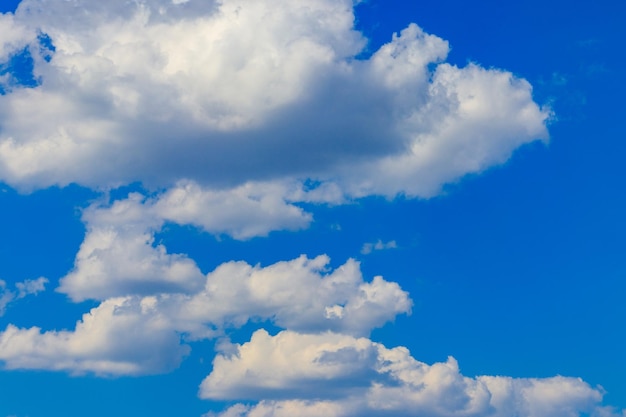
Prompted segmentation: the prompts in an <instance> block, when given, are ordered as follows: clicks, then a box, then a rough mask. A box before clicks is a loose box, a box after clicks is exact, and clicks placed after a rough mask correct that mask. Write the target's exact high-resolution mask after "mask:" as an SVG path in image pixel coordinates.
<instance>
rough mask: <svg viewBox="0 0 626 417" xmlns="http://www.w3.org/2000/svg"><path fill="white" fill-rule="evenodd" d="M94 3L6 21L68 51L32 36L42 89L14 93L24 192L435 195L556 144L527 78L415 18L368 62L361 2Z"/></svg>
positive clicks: (23, 11)
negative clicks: (468, 55) (463, 54)
mask: <svg viewBox="0 0 626 417" xmlns="http://www.w3.org/2000/svg"><path fill="white" fill-rule="evenodd" d="M92 3H93V2H88V1H82V0H76V1H73V2H67V1H62V0H53V1H45V2H44V1H43V0H24V1H22V3H21V4H20V6H19V8H18V10H17V12H16V14H15V17H12V16H11V15H6V16H4V17H3V20H4V21H5V26H6V27H7V31H8V32H9V33H11V36H12V37H15V38H16V39H26V38H27V37H25V35H23V34H22V32H23V31H26V32H28V33H37V32H38V31H41V32H42V33H45V34H47V35H48V36H49V38H50V39H51V41H52V43H53V44H54V47H55V51H54V54H53V56H52V58H51V59H49V60H47V59H43V58H42V57H41V56H40V55H41V54H39V55H38V52H37V51H38V50H39V49H41V45H38V44H37V41H36V40H32V41H31V49H32V53H33V55H34V57H35V58H34V63H35V74H34V75H35V76H36V77H37V78H38V79H40V80H41V84H40V85H39V86H37V87H36V88H15V89H13V90H12V91H11V92H10V93H8V94H6V95H4V96H0V115H1V116H0V126H1V127H2V134H1V135H0V179H2V180H4V181H6V182H8V183H10V184H11V185H13V186H16V187H19V188H22V189H31V188H37V187H45V186H48V185H53V184H61V185H63V184H67V183H70V182H78V183H81V184H84V185H88V186H94V187H108V186H115V185H118V184H122V183H128V182H132V181H143V182H144V183H146V184H152V185H159V186H170V185H172V184H174V183H176V182H177V181H179V180H182V179H190V180H194V181H196V182H199V183H201V184H204V185H206V186H209V187H210V188H213V189H215V190H218V189H223V188H232V187H237V186H240V185H241V184H245V183H248V182H251V181H252V182H255V181H256V182H258V181H280V182H283V181H296V180H303V179H307V178H310V179H313V180H316V181H319V182H321V183H323V184H326V188H325V189H329V190H330V189H332V190H334V191H333V193H335V196H334V197H333V198H334V199H337V198H338V197H337V190H338V191H339V195H341V194H345V195H348V196H352V197H359V196H363V195H368V194H382V195H386V196H393V195H396V194H398V193H404V194H406V195H410V196H430V195H433V194H435V193H437V192H438V190H439V188H440V187H441V186H442V184H444V183H446V182H450V181H454V180H456V179H458V178H459V177H461V176H463V175H465V174H467V173H472V172H479V171H481V170H484V169H485V168H487V167H489V166H492V165H494V164H499V163H502V162H504V161H506V159H507V158H508V157H509V156H510V154H511V153H512V152H513V151H514V149H515V148H517V147H518V146H520V145H522V144H524V143H527V142H530V141H532V140H535V139H547V131H546V128H545V122H546V120H547V118H548V117H549V111H547V110H545V109H541V108H540V107H539V106H538V105H537V104H535V103H534V102H533V100H532V94H531V87H530V85H529V84H528V83H527V82H525V81H523V80H520V79H517V78H515V77H514V76H513V75H512V74H511V73H508V72H505V71H500V70H492V69H490V70H486V69H483V68H480V67H478V66H477V65H473V64H472V65H469V66H467V67H465V68H457V67H454V66H450V65H448V64H445V63H441V62H442V61H443V60H444V59H445V57H446V55H447V52H448V44H447V42H445V41H444V40H442V39H440V38H438V37H436V36H434V35H429V34H426V33H424V32H423V31H422V30H421V29H420V28H419V27H418V26H416V25H414V24H412V25H410V26H409V27H407V28H406V29H405V30H403V31H402V32H401V33H400V34H398V35H394V36H393V38H392V39H391V41H390V42H389V43H388V44H386V45H384V46H383V47H381V48H380V49H379V50H378V51H376V52H375V53H374V54H373V55H372V56H371V57H370V58H368V59H363V60H359V59H356V58H355V57H356V56H357V55H358V54H359V53H360V52H361V51H362V48H363V46H364V45H365V43H366V40H365V39H364V38H363V36H362V35H361V34H360V33H358V32H357V31H355V30H354V14H353V2H352V1H351V0H341V1H336V0H305V1H300V2H292V1H286V0H282V1H281V2H280V4H278V3H276V2H275V1H272V2H269V1H249V0H222V1H216V2H205V1H198V0H190V1H187V2H170V1H165V0H151V1H147V0H146V1H138V2H135V3H133V4H132V5H131V4H128V3H126V2H122V1H121V0H120V1H111V2H106V3H102V4H99V5H94V4H92ZM77 16H79V17H77ZM6 22H11V24H10V25H8V23H6ZM7 25H8V26H7ZM18 27H19V28H24V29H19V30H18V29H17V28H18ZM29 31H30V32H29ZM7 39H8V38H7ZM33 39H36V37H35V38H33ZM6 45H8V46H5V47H4V48H5V49H7V48H8V49H11V48H14V49H15V48H16V47H13V46H11V45H13V43H10V42H9V43H7V44H6ZM181 45H184V47H181ZM8 49H7V50H8ZM433 65H434V68H435V69H434V71H433V70H431V66H433ZM33 114H36V115H37V120H38V123H36V124H33V123H31V120H32V116H33ZM215 193H219V191H215Z"/></svg>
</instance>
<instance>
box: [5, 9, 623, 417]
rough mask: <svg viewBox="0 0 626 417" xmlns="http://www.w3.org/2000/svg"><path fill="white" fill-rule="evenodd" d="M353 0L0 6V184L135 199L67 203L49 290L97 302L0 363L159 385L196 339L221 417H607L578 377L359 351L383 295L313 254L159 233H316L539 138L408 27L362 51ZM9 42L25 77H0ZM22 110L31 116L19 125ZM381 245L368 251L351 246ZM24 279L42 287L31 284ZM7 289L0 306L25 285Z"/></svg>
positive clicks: (498, 90)
mask: <svg viewBox="0 0 626 417" xmlns="http://www.w3.org/2000/svg"><path fill="white" fill-rule="evenodd" d="M353 7H354V2H353V1H352V0H301V1H297V2H296V1H290V0H272V1H269V0H219V1H218V0H216V1H204V0H187V1H169V0H138V1H135V2H132V3H129V2H127V1H125V0H110V1H107V2H94V1H90V0H73V1H65V0H23V1H22V2H21V3H20V5H19V8H18V10H17V11H16V13H15V14H3V15H0V32H1V33H3V37H2V39H1V40H0V64H2V65H4V66H7V65H8V70H7V72H6V73H5V74H4V75H2V76H1V77H0V90H1V91H3V94H2V95H0V181H3V182H6V183H7V184H9V185H11V186H13V187H16V188H18V189H20V190H23V191H30V190H34V189H39V188H45V187H49V186H55V185H60V186H64V185H67V184H70V183H78V184H80V185H84V186H87V187H91V188H94V189H98V190H109V189H111V188H115V187H117V186H120V185H126V184H130V183H135V182H139V183H141V184H142V185H143V186H144V187H146V189H147V190H149V191H146V192H144V193H132V194H130V195H128V197H127V198H123V199H119V200H116V201H108V200H105V199H104V198H103V201H100V202H96V203H94V204H93V205H91V206H90V207H88V208H87V209H86V210H84V212H83V217H82V218H83V221H84V223H85V226H86V235H85V238H84V241H83V243H82V244H81V246H80V249H79V251H78V253H77V254H76V257H75V262H74V267H73V269H72V270H71V271H69V272H68V273H67V274H66V275H65V276H64V277H62V278H61V280H60V283H59V287H58V288H57V291H59V292H61V293H63V294H66V295H68V296H69V297H70V299H71V300H72V301H76V302H78V301H83V300H96V301H98V302H99V303H100V304H99V305H98V306H96V307H94V308H92V309H91V310H90V311H89V312H87V313H85V314H84V315H83V317H82V318H81V319H80V320H79V321H78V322H77V323H76V326H75V327H74V329H72V330H43V329H41V328H38V327H32V328H18V327H17V326H15V325H8V326H7V327H6V329H5V330H4V331H2V332H0V361H2V363H3V364H4V367H5V368H7V369H46V370H57V371H65V372H70V373H74V374H84V373H93V374H97V375H108V376H111V375H145V374H155V373H161V372H168V371H171V370H173V369H175V368H176V367H178V365H179V364H180V362H181V361H182V360H183V358H184V357H185V356H186V355H188V354H189V352H190V349H191V347H192V346H193V342H194V341H198V340H203V339H212V338H217V337H224V335H225V334H226V333H227V330H228V329H232V328H239V327H241V326H243V325H244V324H246V323H250V322H251V321H255V320H258V321H265V320H269V321H271V322H272V323H273V324H274V325H275V326H277V327H279V328H281V329H283V330H282V331H281V332H280V333H278V334H276V335H270V334H269V333H268V332H267V331H265V330H258V331H256V332H255V333H254V334H253V336H252V338H251V340H250V341H249V342H247V343H243V344H240V345H235V344H230V343H227V342H222V343H220V344H218V346H220V349H221V350H220V351H219V352H218V354H217V356H216V357H215V359H214V362H213V365H214V367H213V370H212V372H211V373H210V374H209V375H208V376H207V377H206V378H205V379H204V381H203V382H202V383H201V386H200V396H201V397H202V398H206V399H215V400H229V401H232V400H235V401H254V402H256V403H255V404H252V405H246V404H236V405H233V406H232V407H230V408H228V409H227V410H225V411H224V412H223V413H221V414H219V415H220V416H221V417H234V416H239V417H243V416H248V417H259V416H265V417H270V416H290V417H294V416H295V417H298V416H320V415H324V416H383V415H384V416H396V415H397V416H411V415H416V416H418V415H419V416H423V415H428V416H433V417H439V416H441V417H443V416H457V417H459V416H495V417H500V416H502V417H505V416H507V417H508V416H512V415H517V416H525V417H544V416H546V417H547V416H550V417H553V416H556V417H570V416H577V415H580V413H591V414H592V415H594V416H598V417H607V416H612V415H614V410H611V409H609V408H606V407H601V406H600V405H599V404H600V402H601V400H602V390H601V389H600V388H593V387H590V386H589V385H588V384H587V383H585V382H583V381H582V380H580V379H577V378H567V377H560V376H557V377H554V378H545V379H533V378H518V379H515V378H509V377H502V376H479V377H466V376H464V375H462V374H461V372H460V370H459V368H458V365H457V363H456V361H455V360H454V359H453V358H450V359H448V361H447V362H443V363H435V364H432V365H427V364H425V363H422V362H419V361H418V360H416V359H414V358H413V357H412V356H411V355H410V353H409V351H408V350H407V349H406V348H404V347H395V348H387V347H385V346H384V345H382V344H380V343H377V342H375V341H373V340H370V339H369V338H368V337H369V336H370V333H371V331H372V329H375V328H378V327H381V326H383V325H385V324H386V323H388V322H390V321H393V320H394V318H395V317H396V316H397V315H398V314H409V313H410V312H411V307H412V301H411V299H410V297H409V295H408V293H407V292H405V291H404V290H403V289H402V288H401V287H400V285H398V284H397V283H395V282H391V281H387V280H385V279H383V278H382V277H380V276H376V277H373V278H372V279H371V280H365V279H364V278H363V276H362V273H361V270H360V265H359V263H358V262H356V261H355V260H352V259H349V260H347V261H346V262H345V263H344V264H343V265H342V266H340V267H338V268H336V269H334V270H333V269H331V268H329V266H328V265H329V258H328V256H326V255H321V256H317V257H308V256H305V255H302V256H300V257H298V258H296V259H292V260H287V261H282V262H277V263H275V264H273V265H268V266H261V265H250V264H249V263H247V262H245V261H231V262H225V263H223V264H221V265H220V266H219V267H217V268H216V269H215V270H214V271H212V272H209V273H205V272H203V271H201V270H200V268H199V267H198V265H197V263H196V262H195V260H194V259H191V258H190V257H189V256H187V255H186V254H176V253H170V252H168V250H167V248H166V247H165V246H164V245H163V244H161V243H159V242H157V241H156V239H155V235H156V233H158V232H159V231H161V230H162V228H163V227H164V225H166V224H167V223H176V224H180V225H192V226H194V227H197V228H199V229H201V230H203V231H205V232H208V233H212V234H216V235H228V236H231V237H233V238H235V239H240V240H245V239H249V238H252V237H257V236H266V235H268V234H269V233H271V232H272V231H276V230H292V231H296V230H301V229H304V228H306V227H307V226H308V225H309V224H310V222H312V221H313V217H312V215H311V213H308V212H307V211H305V209H304V208H303V207H302V204H301V203H318V204H319V203H328V204H341V203H343V202H345V201H348V200H350V199H354V198H361V197H365V196H370V195H382V196H386V197H388V198H392V197H395V196H397V195H405V196H408V197H431V196H433V195H436V194H437V193H439V192H440V191H441V188H442V187H443V186H444V185H445V184H446V183H450V182H454V181H456V180H458V179H460V178H462V177H463V176H464V175H467V174H471V173H478V172H481V171H484V170H485V169H488V168H489V167H492V166H495V165H498V164H502V163H504V162H506V161H507V159H508V158H509V157H510V156H511V154H512V153H513V152H514V151H515V149H517V148H519V147H520V146H522V145H524V144H526V143H529V142H532V141H535V140H543V141H547V140H548V132H547V129H546V123H547V122H548V119H549V117H550V110H549V109H548V108H545V107H542V106H540V105H539V104H537V103H535V102H534V100H533V97H532V87H531V86H530V84H529V83H528V82H526V81H525V80H523V79H520V78H518V77H516V76H514V75H513V74H512V73H510V72H508V71H505V70H500V69H493V68H491V69H486V68H483V67H481V66H479V65H478V64H475V63H472V64H468V65H467V66H465V67H457V66H453V65H450V64H448V63H446V62H445V59H446V56H447V54H448V51H449V46H448V43H447V42H446V41H445V40H443V39H441V38H439V37H437V36H435V35H431V34H427V33H425V32H424V31H423V30H422V29H421V28H420V27H418V26H417V25H416V24H410V25H409V26H408V27H406V28H404V29H403V30H401V31H400V32H399V33H397V34H394V35H393V36H391V39H390V41H389V42H388V43H387V44H385V45H383V46H382V47H381V48H380V49H379V50H377V51H374V52H373V54H372V55H371V56H369V57H366V58H360V54H361V52H363V50H364V47H365V46H366V44H367V40H366V39H365V38H364V37H363V35H362V34H361V33H359V32H358V31H356V30H355V28H354V20H355V18H354V11H353ZM25 51H26V52H28V54H30V56H31V57H32V59H33V65H34V70H33V74H32V75H33V79H34V80H35V81H36V84H37V85H35V86H24V85H20V84H19V82H18V81H17V78H16V77H15V74H13V73H12V69H11V68H10V65H9V64H8V63H9V62H10V60H11V58H12V57H15V56H18V55H19V54H22V53H25ZM33 119H36V120H37V122H36V123H33ZM391 247H395V241H391V242H388V243H383V242H382V241H378V242H376V243H368V244H366V245H364V247H363V249H362V253H364V254H367V253H369V252H371V251H372V250H379V249H385V248H391ZM40 280H44V281H40ZM40 280H37V281H27V282H24V283H21V284H18V285H17V286H16V289H17V292H12V291H8V290H5V284H4V282H2V281H0V290H2V292H1V293H0V294H1V295H0V314H1V313H2V312H3V311H4V309H5V307H6V305H7V304H8V303H9V302H10V301H12V300H14V299H17V298H21V297H23V296H25V295H27V294H30V293H36V292H37V291H39V290H41V289H43V285H44V283H45V279H43V278H40Z"/></svg>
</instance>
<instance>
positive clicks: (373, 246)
mask: <svg viewBox="0 0 626 417" xmlns="http://www.w3.org/2000/svg"><path fill="white" fill-rule="evenodd" d="M397 247H398V244H397V243H396V241H395V240H390V241H389V242H387V243H383V241H382V240H380V239H378V241H377V242H376V243H365V244H364V245H363V247H362V248H361V253H362V254H363V255H368V254H370V253H372V252H373V251H375V250H384V249H395V248H397Z"/></svg>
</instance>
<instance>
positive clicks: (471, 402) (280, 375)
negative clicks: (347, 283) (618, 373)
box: [200, 330, 617, 417]
mask: <svg viewBox="0 0 626 417" xmlns="http://www.w3.org/2000/svg"><path fill="white" fill-rule="evenodd" d="M200 395H201V396H202V397H204V398H212V399H246V400H262V401H260V402H259V403H258V404H256V405H253V406H246V405H244V404H237V405H235V406H232V407H231V408H229V409H228V410H226V411H225V412H223V413H221V414H219V416H220V417H235V416H238V417H243V416H248V417H260V416H263V417H279V416H295V417H300V416H318V415H325V416H335V417H339V416H346V417H348V416H431V417H450V416H456V417H461V416H494V417H509V416H520V417H522V416H523V417H575V416H579V415H580V414H581V413H593V415H598V416H600V415H602V413H605V412H610V410H607V409H605V408H603V407H601V406H598V404H599V402H600V401H601V399H602V392H601V389H594V388H592V387H590V386H589V385H588V384H587V383H585V382H583V381H582V380H581V379H579V378H567V377H561V376H557V377H553V378H544V379H537V378H517V379H516V378H509V377H500V376H479V377H476V378H469V377H466V376H463V375H462V374H461V373H460V371H459V368H458V364H457V362H456V361H455V360H454V359H453V358H448V360H447V362H442V363H435V364H433V365H427V364H425V363H422V362H419V361H417V360H415V359H414V358H413V357H411V355H410V354H409V351H408V350H407V349H405V348H402V347H397V348H393V349H388V348H386V347H384V346H383V345H381V344H379V343H374V342H372V341H370V340H369V339H366V338H354V337H351V336H345V335H340V334H336V333H322V334H316V335H310V334H306V335H305V334H299V333H296V332H291V331H283V332H280V333H278V334H277V335H275V336H270V335H269V334H268V333H267V332H266V331H263V330H259V331H257V332H256V333H255V334H254V335H253V336H252V339H251V340H250V342H247V343H244V344H242V345H237V346H236V347H235V350H234V353H224V354H219V355H218V356H217V357H216V358H215V360H214V362H213V371H212V372H211V374H210V375H209V376H208V377H207V378H206V379H205V380H204V381H203V382H202V385H201V387H200ZM609 415H610V414H609ZM616 416H617V415H616Z"/></svg>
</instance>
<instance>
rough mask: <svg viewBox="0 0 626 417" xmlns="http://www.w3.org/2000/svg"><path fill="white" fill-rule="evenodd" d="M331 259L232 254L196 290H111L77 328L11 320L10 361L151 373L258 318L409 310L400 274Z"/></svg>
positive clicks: (319, 322) (1, 344)
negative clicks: (274, 259)
mask: <svg viewBox="0 0 626 417" xmlns="http://www.w3.org/2000/svg"><path fill="white" fill-rule="evenodd" d="M121 215H122V216H123V215H124V214H123V213H121ZM328 262H329V259H328V257H327V256H319V257H317V258H314V259H308V258H306V257H305V256H301V257H299V258H296V259H294V260H292V261H286V262H278V263H276V264H273V265H269V266H267V267H264V268H262V267H260V266H251V265H249V264H247V263H245V262H228V263H226V264H223V265H221V266H220V267H218V268H217V269H216V270H215V271H213V272H211V273H210V274H208V275H207V276H206V278H205V281H204V287H203V288H202V289H199V290H198V291H197V292H195V293H193V294H184V293H181V292H178V293H159V294H157V295H154V296H145V297H141V296H126V297H117V298H109V299H106V300H104V301H103V302H102V303H101V304H100V305H99V306H98V307H96V308H93V309H92V310H91V311H90V312H89V313H87V314H85V315H84V316H83V318H82V320H80V321H78V322H77V323H76V327H75V329H74V330H71V331H70V330H62V331H45V332H42V331H41V329H39V328H36V327H34V328H30V329H20V328H17V327H15V326H13V325H9V326H8V327H7V328H6V330H5V331H4V332H1V333H0V360H1V361H3V362H4V363H5V367H6V368H8V369H51V370H62V371H69V372H72V373H84V372H92V373H96V374H103V375H139V374H151V373H159V372H166V371H169V370H172V369H174V368H175V367H177V366H178V365H179V363H180V361H181V360H182V358H183V357H184V356H185V354H186V353H187V352H188V350H189V346H188V345H186V344H185V343H182V344H181V338H182V339H183V340H186V341H194V340H200V339H206V338H214V337H217V336H221V335H223V331H224V329H228V328H233V327H234V328H237V327H240V326H242V325H244V324H245V323H247V322H249V321H250V320H253V319H260V320H271V321H273V322H274V323H275V324H276V325H277V326H280V327H284V328H292V329H296V330H303V331H311V332H323V331H326V330H334V331H341V332H344V333H347V334H358V335H360V334H368V333H369V332H370V331H371V330H372V329H373V328H375V327H379V326H382V325H383V324H385V323H386V322H388V321H390V320H393V319H394V318H395V316H396V315H397V314H400V313H408V312H410V308H411V300H410V299H409V297H408V294H407V293H406V292H404V291H403V290H402V289H401V288H400V287H399V285H397V284H396V283H392V282H388V281H385V280H384V279H382V277H375V278H374V279H373V280H372V281H370V282H366V281H364V280H363V278H362V275H361V272H360V270H359V264H358V263H357V262H356V261H354V260H348V261H347V262H346V263H345V264H344V265H343V266H341V267H339V268H337V269H335V270H334V271H329V270H327V265H328ZM96 285H97V284H96ZM120 285H125V284H124V283H122V284H120ZM111 287H112V288H113V287H114V286H113V285H112V286H111Z"/></svg>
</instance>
